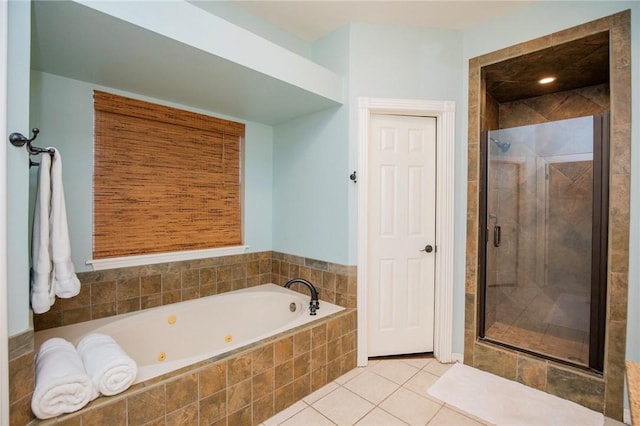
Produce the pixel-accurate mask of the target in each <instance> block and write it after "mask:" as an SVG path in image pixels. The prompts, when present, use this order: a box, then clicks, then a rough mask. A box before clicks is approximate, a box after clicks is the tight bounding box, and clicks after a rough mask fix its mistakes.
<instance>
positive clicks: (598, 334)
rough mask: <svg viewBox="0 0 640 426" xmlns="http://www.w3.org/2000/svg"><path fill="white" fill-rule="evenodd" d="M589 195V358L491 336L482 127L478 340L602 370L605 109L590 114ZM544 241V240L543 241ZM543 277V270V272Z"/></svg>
mask: <svg viewBox="0 0 640 426" xmlns="http://www.w3.org/2000/svg"><path fill="white" fill-rule="evenodd" d="M592 117H593V199H592V203H593V204H592V205H593V208H592V219H591V223H592V242H591V274H590V275H591V298H590V300H591V308H590V309H591V312H590V315H589V316H590V318H589V360H588V365H587V366H584V365H581V364H576V363H572V362H570V361H567V360H564V359H561V358H557V357H554V356H553V355H549V354H545V353H541V352H536V351H532V350H529V349H526V348H522V347H519V346H516V345H511V344H509V343H505V342H502V341H497V340H494V339H492V338H490V337H487V336H486V335H485V330H486V318H485V316H486V308H487V306H486V295H487V291H486V287H487V284H488V283H487V244H488V242H489V228H488V225H489V223H488V222H489V221H488V218H487V216H488V210H487V209H488V186H489V182H488V166H489V143H488V142H489V131H483V132H482V134H481V140H480V144H479V156H480V158H479V160H480V170H479V173H480V174H479V184H478V193H479V200H478V204H479V205H478V207H479V213H480V215H479V221H478V222H479V228H480V229H479V230H478V233H479V241H481V242H483V244H480V245H479V247H478V276H479V278H480V280H479V284H480V285H479V286H478V297H479V303H478V318H477V325H478V329H477V333H478V338H479V340H481V341H486V342H490V343H492V344H496V345H500V346H504V347H506V348H509V349H513V350H517V351H520V352H524V353H528V354H530V355H534V356H537V357H541V358H544V359H549V360H553V361H555V362H558V363H561V364H566V365H571V366H573V367H577V368H582V369H587V370H589V371H592V372H595V373H598V374H602V373H603V369H604V351H605V328H606V307H607V274H608V267H607V266H608V265H607V256H608V226H609V159H610V152H609V149H610V147H609V138H610V135H609V112H608V111H606V112H604V113H602V114H597V115H593V116H592ZM545 244H546V241H545ZM545 280H546V272H545Z"/></svg>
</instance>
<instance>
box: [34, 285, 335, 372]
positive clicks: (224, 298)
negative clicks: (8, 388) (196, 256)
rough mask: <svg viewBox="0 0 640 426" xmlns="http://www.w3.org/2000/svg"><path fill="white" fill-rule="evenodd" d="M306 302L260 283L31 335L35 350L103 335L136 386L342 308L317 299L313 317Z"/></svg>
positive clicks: (290, 291) (306, 298)
mask: <svg viewBox="0 0 640 426" xmlns="http://www.w3.org/2000/svg"><path fill="white" fill-rule="evenodd" d="M309 300H310V297H309V296H308V295H305V294H301V293H298V292H295V291H292V290H288V289H285V288H283V287H280V286H277V285H274V284H264V285H260V286H257V287H251V288H247V289H243V290H237V291H232V292H229V293H223V294H219V295H215V296H208V297H203V298H200V299H194V300H190V301H186V302H180V303H175V304H171V305H166V306H161V307H157V308H151V309H146V310H143V311H137V312H132V313H128V314H123V315H117V316H112V317H107V318H101V319H97V320H92V321H87V322H83V323H78V324H73V325H69V326H63V327H58V328H54V329H49V330H42V331H39V332H37V333H35V346H36V352H37V350H38V348H39V346H40V344H41V343H42V342H44V341H45V340H47V339H48V338H51V337H63V338H65V339H67V340H69V341H70V342H72V343H73V344H74V345H77V343H78V342H79V341H80V339H82V337H83V336H85V335H86V334H88V333H105V334H108V335H110V336H111V337H113V338H114V339H115V340H116V342H118V344H120V346H121V347H122V348H123V349H124V350H125V351H126V352H127V353H128V354H129V356H131V357H132V358H133V359H134V360H135V361H136V363H137V364H138V375H137V377H136V381H135V382H134V384H135V383H140V382H143V381H146V380H148V379H151V378H154V377H157V376H160V375H163V374H165V373H168V372H171V371H174V370H177V369H179V368H182V367H185V366H188V365H191V364H194V363H197V362H199V361H202V360H205V359H209V358H212V357H216V356H219V355H222V354H224V353H227V352H230V351H233V350H235V349H239V348H241V347H243V346H246V345H249V344H251V343H254V342H258V341H260V340H263V339H266V338H268V337H271V336H275V335H276V334H279V333H282V332H285V331H287V330H291V329H293V328H295V327H298V326H302V325H305V324H307V323H310V322H312V321H315V320H319V319H321V318H325V317H327V316H329V315H331V314H334V313H336V312H339V311H342V310H344V308H342V307H340V306H337V305H333V304H331V303H328V302H324V301H321V302H320V309H319V310H318V311H317V315H315V316H312V315H310V314H309Z"/></svg>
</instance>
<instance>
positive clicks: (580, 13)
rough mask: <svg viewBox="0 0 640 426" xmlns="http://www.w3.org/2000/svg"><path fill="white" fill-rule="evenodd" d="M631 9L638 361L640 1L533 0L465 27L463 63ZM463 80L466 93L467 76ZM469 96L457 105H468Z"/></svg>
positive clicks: (630, 333)
mask: <svg viewBox="0 0 640 426" xmlns="http://www.w3.org/2000/svg"><path fill="white" fill-rule="evenodd" d="M626 9H631V46H632V54H631V58H632V60H631V64H632V77H631V86H632V94H631V103H632V108H631V109H632V123H633V124H632V126H631V127H632V136H631V145H632V149H631V171H632V172H631V213H630V216H631V224H630V238H629V240H630V245H629V314H628V318H627V321H628V327H627V358H628V359H632V360H636V361H640V241H639V240H640V173H638V170H640V150H639V149H637V148H638V146H639V145H638V144H639V143H640V132H639V130H638V125H639V124H640V94H639V92H638V88H639V87H640V68H639V64H638V61H637V60H636V59H637V58H640V3H638V2H615V1H604V2H603V1H600V2H597V1H594V2H591V1H585V2H578V1H575V2H536V3H534V4H533V5H531V6H529V7H527V8H524V9H522V10H518V11H516V12H513V13H511V14H509V15H507V16H504V17H502V18H500V19H496V20H494V21H492V22H488V23H486V24H483V25H480V26H477V27H475V28H471V29H469V30H467V31H465V32H464V50H463V52H464V64H465V67H466V68H467V70H468V60H469V59H470V58H473V57H476V56H480V55H484V54H486V53H489V52H492V51H495V50H498V49H502V48H505V47H508V46H512V45H514V44H518V43H522V42H525V41H528V40H531V39H534V38H537V37H541V36H544V35H547V34H550V33H553V32H556V31H560V30H563V29H566V28H570V27H573V26H576V25H580V24H583V23H586V22H589V21H592V20H595V19H599V18H603V17H605V16H609V15H612V14H614V13H618V12H621V11H623V10H626ZM466 74H467V72H466V71H465V78H464V79H463V80H462V82H461V83H462V85H463V86H464V90H465V93H466V91H467V88H468V81H467V79H466ZM467 107H468V99H467V98H466V97H465V98H464V103H463V104H462V105H461V108H462V109H463V110H465V111H466V110H467ZM463 120H464V126H463V127H462V129H463V132H464V137H463V139H464V140H466V136H467V131H466V128H467V126H466V122H467V118H466V115H465V116H464V117H463ZM461 172H462V173H459V174H458V173H457V174H456V178H457V179H460V180H466V170H461ZM455 315H456V316H458V317H459V319H460V318H464V312H463V311H460V310H456V312H455Z"/></svg>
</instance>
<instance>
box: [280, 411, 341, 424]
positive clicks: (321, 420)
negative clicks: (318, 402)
mask: <svg viewBox="0 0 640 426" xmlns="http://www.w3.org/2000/svg"><path fill="white" fill-rule="evenodd" d="M281 425H282V426H311V425H313V426H325V425H326V426H333V425H335V423H333V422H332V421H331V420H329V419H327V418H326V417H325V416H323V415H322V414H320V413H318V412H317V411H316V410H314V409H313V408H311V407H308V408H305V409H304V410H302V411H300V412H299V413H298V414H296V415H295V416H293V417H291V418H290V419H288V420H287V421H285V422H284V423H281Z"/></svg>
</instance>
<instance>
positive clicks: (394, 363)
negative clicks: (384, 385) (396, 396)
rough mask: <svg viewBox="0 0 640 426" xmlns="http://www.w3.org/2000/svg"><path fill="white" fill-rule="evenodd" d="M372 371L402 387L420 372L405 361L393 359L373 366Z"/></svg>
mask: <svg viewBox="0 0 640 426" xmlns="http://www.w3.org/2000/svg"><path fill="white" fill-rule="evenodd" d="M371 371H372V372H374V373H376V374H379V375H381V376H382V377H385V378H387V379H389V380H391V381H393V382H395V383H398V384H399V385H401V384H403V383H404V382H406V381H407V380H409V379H410V378H411V377H413V376H414V375H415V374H416V373H417V372H418V371H419V370H418V369H417V368H416V367H413V366H411V365H409V364H407V363H405V362H403V361H400V360H397V359H392V360H385V361H381V362H380V363H378V364H376V365H375V366H373V367H372V368H371Z"/></svg>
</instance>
